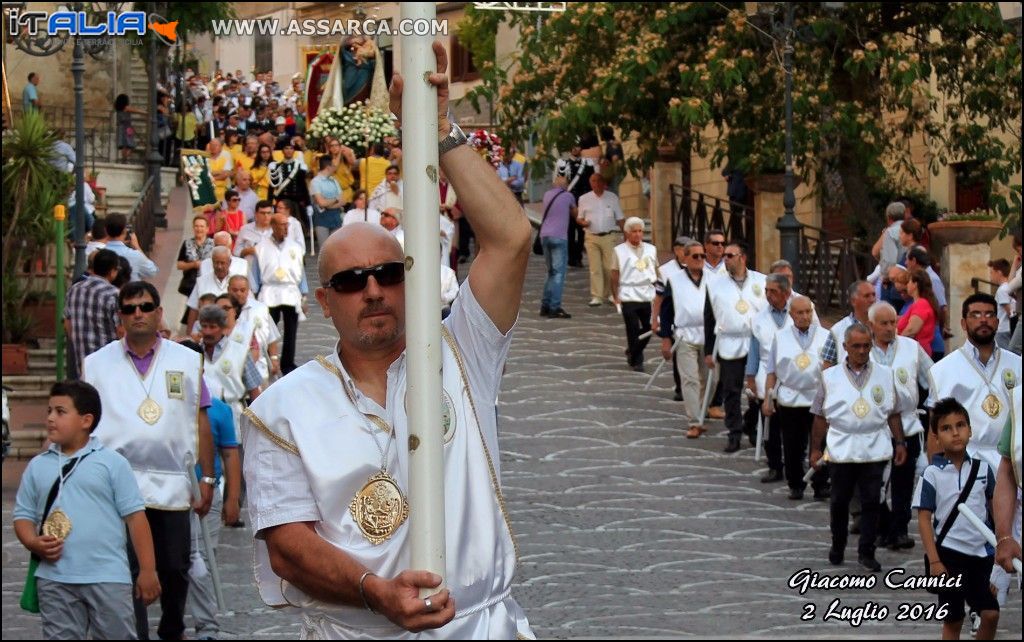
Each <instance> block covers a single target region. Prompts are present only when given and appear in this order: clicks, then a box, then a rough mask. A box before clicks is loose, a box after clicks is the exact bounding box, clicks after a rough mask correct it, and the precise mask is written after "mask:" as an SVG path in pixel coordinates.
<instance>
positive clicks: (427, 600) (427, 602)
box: [423, 597, 434, 613]
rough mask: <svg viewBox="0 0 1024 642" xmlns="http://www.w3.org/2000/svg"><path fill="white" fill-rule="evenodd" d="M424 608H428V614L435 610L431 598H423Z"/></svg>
mask: <svg viewBox="0 0 1024 642" xmlns="http://www.w3.org/2000/svg"><path fill="white" fill-rule="evenodd" d="M423 606H425V607H426V608H427V612H428V613H429V612H431V611H433V610H434V604H433V603H432V602H431V601H430V598H429V597H425V598H423Z"/></svg>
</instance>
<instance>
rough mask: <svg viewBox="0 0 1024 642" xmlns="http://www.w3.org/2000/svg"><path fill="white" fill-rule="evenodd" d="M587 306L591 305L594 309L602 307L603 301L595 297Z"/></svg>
mask: <svg viewBox="0 0 1024 642" xmlns="http://www.w3.org/2000/svg"><path fill="white" fill-rule="evenodd" d="M587 305H589V306H590V307H592V308H596V307H597V306H599V305H601V299H599V298H597V297H594V298H592V299H590V303H588V304H587Z"/></svg>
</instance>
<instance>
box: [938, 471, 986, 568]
mask: <svg viewBox="0 0 1024 642" xmlns="http://www.w3.org/2000/svg"><path fill="white" fill-rule="evenodd" d="M979 468H981V460H980V459H974V460H972V461H971V474H970V475H968V476H967V483H966V484H964V487H963V490H961V491H960V496H959V497H957V498H956V503H955V504H953V510H952V512H951V513H950V514H949V516H948V517H946V523H945V524H943V525H942V531H941V532H939V536H938V537H936V538H935V547H936V548H938V547H939V546H940V545H941V544H942V541H943V540H944V539H946V535H947V534H948V533H949V529H951V528H953V522H955V521H956V518H957V515H959V514H960V504H963V503H964V502H965V501H967V497H968V495H970V494H971V488H973V487H974V480H976V479H977V478H978V469H979Z"/></svg>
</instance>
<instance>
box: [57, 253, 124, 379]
mask: <svg viewBox="0 0 1024 642" xmlns="http://www.w3.org/2000/svg"><path fill="white" fill-rule="evenodd" d="M118 264H119V263H118V255H117V254H116V253H114V252H112V251H110V250H106V249H104V250H98V251H97V252H96V254H94V255H93V257H92V273H91V274H86V275H85V278H84V279H82V280H81V281H78V282H77V283H75V284H74V285H72V286H71V288H70V289H69V290H68V294H67V297H66V299H65V301H64V331H65V333H66V334H67V337H68V343H69V345H71V346H72V354H73V355H74V357H73V359H71V360H70V361H69V363H70V364H71V366H72V368H73V371H72V372H71V373H70V374H71V375H72V376H75V377H77V375H78V373H79V372H81V364H82V361H83V360H84V359H85V358H86V357H87V356H89V355H90V354H92V353H93V352H96V351H97V350H99V349H100V348H102V347H103V346H105V345H107V344H108V343H110V342H111V341H114V340H116V339H117V326H118V324H119V323H120V321H119V318H118V316H117V292H118V290H117V288H116V287H114V286H113V285H111V283H112V282H113V280H114V279H116V278H117V273H118Z"/></svg>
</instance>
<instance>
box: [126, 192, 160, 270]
mask: <svg viewBox="0 0 1024 642" xmlns="http://www.w3.org/2000/svg"><path fill="white" fill-rule="evenodd" d="M153 187H154V185H153V177H152V176H150V177H148V178H147V179H146V182H145V183H143V185H142V189H140V190H139V196H138V198H136V199H135V202H134V203H133V204H132V207H131V209H130V210H129V211H128V221H129V223H131V225H132V228H133V231H134V232H135V235H136V236H137V237H138V238H139V245H140V246H142V250H143V251H144V252H149V251H150V249H152V247H153V241H154V240H155V238H156V224H155V223H156V221H155V219H154V216H153V208H154V207H155V205H156V202H155V200H154V199H155V198H156V197H157V195H156V190H155V189H153Z"/></svg>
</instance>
